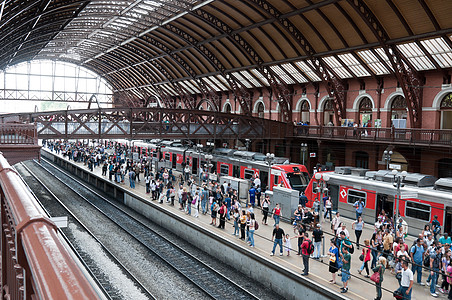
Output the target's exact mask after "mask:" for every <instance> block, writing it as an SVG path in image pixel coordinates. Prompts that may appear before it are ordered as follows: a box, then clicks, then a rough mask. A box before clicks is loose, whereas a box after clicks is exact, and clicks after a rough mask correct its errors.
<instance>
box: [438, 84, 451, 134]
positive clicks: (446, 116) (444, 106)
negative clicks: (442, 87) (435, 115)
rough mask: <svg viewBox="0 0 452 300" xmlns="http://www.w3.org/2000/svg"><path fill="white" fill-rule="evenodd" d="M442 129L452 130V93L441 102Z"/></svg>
mask: <svg viewBox="0 0 452 300" xmlns="http://www.w3.org/2000/svg"><path fill="white" fill-rule="evenodd" d="M440 108H441V129H452V93H449V94H447V95H446V96H444V98H443V100H441V105H440Z"/></svg>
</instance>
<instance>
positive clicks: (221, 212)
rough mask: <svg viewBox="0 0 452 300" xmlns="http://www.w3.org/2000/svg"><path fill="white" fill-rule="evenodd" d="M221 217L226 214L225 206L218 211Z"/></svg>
mask: <svg viewBox="0 0 452 300" xmlns="http://www.w3.org/2000/svg"><path fill="white" fill-rule="evenodd" d="M218 212H219V213H220V215H222V214H224V205H222V206H221V207H220V210H219V211H218Z"/></svg>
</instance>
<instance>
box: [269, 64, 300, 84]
mask: <svg viewBox="0 0 452 300" xmlns="http://www.w3.org/2000/svg"><path fill="white" fill-rule="evenodd" d="M270 69H272V70H273V72H275V73H276V74H277V75H278V76H279V77H280V78H281V79H282V80H284V82H285V83H286V84H295V81H293V79H292V78H290V76H289V75H287V73H286V71H285V70H283V69H281V67H280V66H270Z"/></svg>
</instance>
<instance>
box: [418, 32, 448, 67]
mask: <svg viewBox="0 0 452 300" xmlns="http://www.w3.org/2000/svg"><path fill="white" fill-rule="evenodd" d="M421 44H422V45H423V46H424V47H425V49H426V50H427V51H428V52H429V53H430V54H431V55H432V56H433V58H434V59H435V60H436V62H437V63H438V64H439V65H440V66H441V67H442V68H450V67H452V48H450V47H449V45H448V44H447V43H446V42H445V41H444V39H442V38H436V39H430V40H424V41H421Z"/></svg>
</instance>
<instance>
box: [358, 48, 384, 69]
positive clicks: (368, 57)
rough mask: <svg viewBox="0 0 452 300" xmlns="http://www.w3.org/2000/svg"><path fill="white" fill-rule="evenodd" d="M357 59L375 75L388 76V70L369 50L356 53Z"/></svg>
mask: <svg viewBox="0 0 452 300" xmlns="http://www.w3.org/2000/svg"><path fill="white" fill-rule="evenodd" d="M357 54H358V55H359V57H361V59H362V60H364V62H365V63H366V64H367V66H368V67H369V68H371V69H372V71H374V73H375V74H377V75H384V74H389V71H388V69H387V68H386V67H385V65H384V64H383V63H382V62H381V61H380V60H379V59H378V57H377V56H376V55H375V54H374V53H373V52H372V51H371V50H363V51H358V53H357Z"/></svg>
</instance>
